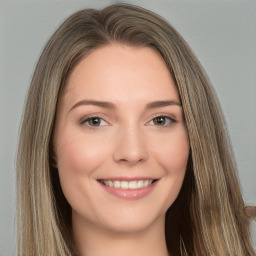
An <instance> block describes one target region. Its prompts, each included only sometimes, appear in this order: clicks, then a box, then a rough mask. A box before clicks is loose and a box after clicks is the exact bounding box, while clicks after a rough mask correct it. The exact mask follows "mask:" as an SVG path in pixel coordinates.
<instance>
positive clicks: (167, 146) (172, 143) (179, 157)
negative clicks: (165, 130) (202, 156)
mask: <svg viewBox="0 0 256 256" xmlns="http://www.w3.org/2000/svg"><path fill="white" fill-rule="evenodd" d="M155 148H156V152H155V154H156V155H157V157H156V158H157V159H158V163H159V164H160V165H161V166H162V168H163V169H164V170H165V172H166V174H171V175H177V176H179V175H181V176H183V175H184V174H185V171H186V166H187V161H188V156H189V142H188V138H187V134H186V131H185V128H184V129H180V130H179V131H178V132H176V133H174V134H173V135H172V136H169V137H168V138H165V140H163V141H162V142H161V143H160V146H158V147H155Z"/></svg>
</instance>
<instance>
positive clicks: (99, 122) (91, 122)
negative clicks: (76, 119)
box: [81, 116, 108, 127]
mask: <svg viewBox="0 0 256 256" xmlns="http://www.w3.org/2000/svg"><path fill="white" fill-rule="evenodd" d="M81 124H86V125H88V126H94V127H95V126H105V125H108V123H107V122H106V121H105V120H103V119H102V118H100V117H98V116H93V117H90V118H86V119H84V120H82V121H81Z"/></svg>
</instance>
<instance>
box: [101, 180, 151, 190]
mask: <svg viewBox="0 0 256 256" xmlns="http://www.w3.org/2000/svg"><path fill="white" fill-rule="evenodd" d="M154 181H156V180H132V181H121V180H99V182H100V183H101V184H103V185H105V186H108V187H113V188H121V189H139V188H144V187H148V186H150V185H151V184H152V183H153V182H154Z"/></svg>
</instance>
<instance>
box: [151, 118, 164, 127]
mask: <svg viewBox="0 0 256 256" xmlns="http://www.w3.org/2000/svg"><path fill="white" fill-rule="evenodd" d="M153 123H154V124H155V125H160V126H162V125H165V123H166V117H165V116H158V117H156V118H154V119H153Z"/></svg>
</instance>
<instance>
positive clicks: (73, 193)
mask: <svg viewBox="0 0 256 256" xmlns="http://www.w3.org/2000/svg"><path fill="white" fill-rule="evenodd" d="M59 141H62V143H61V144H60V145H59V146H58V148H57V152H56V155H57V165H58V172H59V177H60V183H61V187H62V190H63V193H64V195H65V197H66V198H67V200H68V201H69V202H70V204H71V205H72V204H73V203H74V202H73V201H76V200H74V199H75V198H79V194H80V193H81V190H86V187H88V185H89V184H90V182H91V181H92V180H93V175H94V173H95V170H97V168H98V167H99V166H100V165H101V164H102V163H103V162H104V161H105V160H106V159H107V157H108V156H107V154H108V151H107V149H106V147H105V148H104V147H101V146H100V145H98V144H97V143H95V141H94V143H90V142H91V141H90V139H88V138H83V137H81V136H65V137H64V136H63V137H62V139H60V140H59Z"/></svg>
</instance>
